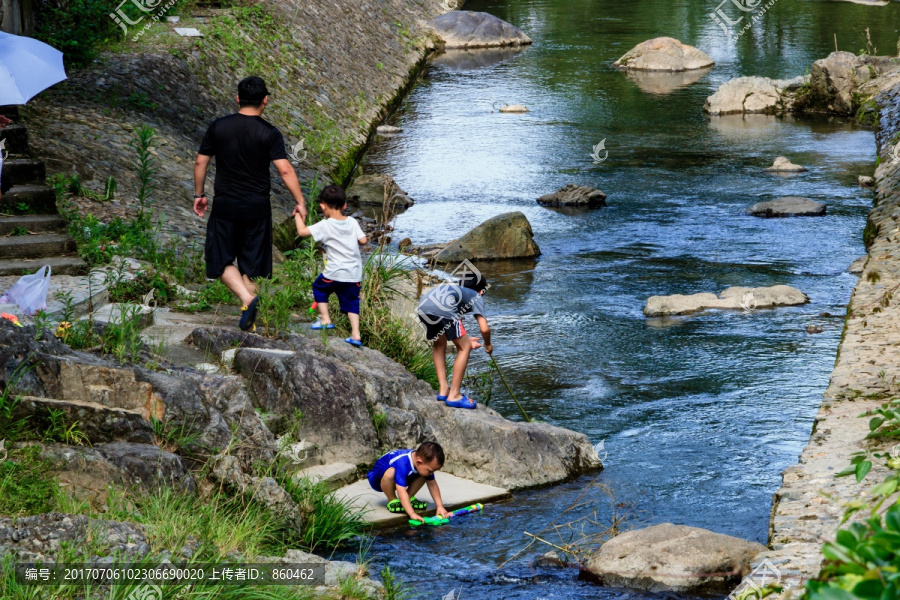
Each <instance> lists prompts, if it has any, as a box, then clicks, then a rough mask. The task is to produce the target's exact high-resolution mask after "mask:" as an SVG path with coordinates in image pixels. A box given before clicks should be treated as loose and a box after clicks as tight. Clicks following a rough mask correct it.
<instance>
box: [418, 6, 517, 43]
mask: <svg viewBox="0 0 900 600" xmlns="http://www.w3.org/2000/svg"><path fill="white" fill-rule="evenodd" d="M427 25H428V27H430V28H431V29H432V31H434V33H435V34H436V35H437V36H438V37H439V38H440V39H441V41H442V42H443V45H444V47H445V48H489V47H494V46H524V45H527V44H530V43H531V38H529V37H528V36H527V35H525V33H524V32H523V31H522V30H521V29H519V28H518V27H516V26H515V25H511V24H509V23H507V22H506V21H504V20H503V19H499V18H497V17H495V16H494V15H491V14H488V13H484V12H473V11H469V10H454V11H452V12H448V13H446V14H443V15H438V16H436V17H435V18H433V19H431V20H430V21H428V23H427Z"/></svg>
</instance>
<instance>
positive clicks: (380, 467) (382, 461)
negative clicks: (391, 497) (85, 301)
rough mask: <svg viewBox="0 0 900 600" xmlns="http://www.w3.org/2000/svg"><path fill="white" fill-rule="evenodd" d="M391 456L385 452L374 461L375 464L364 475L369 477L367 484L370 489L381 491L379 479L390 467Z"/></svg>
mask: <svg viewBox="0 0 900 600" xmlns="http://www.w3.org/2000/svg"><path fill="white" fill-rule="evenodd" d="M392 458H393V456H391V455H390V454H385V455H384V456H382V457H381V458H379V459H378V462H376V463H375V466H374V467H372V470H371V471H369V473H368V475H367V476H366V477H367V478H368V479H369V485H370V486H372V489H373V490H375V491H376V492H380V491H381V480H382V478H384V474H385V473H387V470H388V469H390V468H391V459H392Z"/></svg>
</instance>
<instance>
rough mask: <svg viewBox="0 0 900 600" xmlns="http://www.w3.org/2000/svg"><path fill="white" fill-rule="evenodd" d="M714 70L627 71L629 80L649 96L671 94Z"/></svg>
mask: <svg viewBox="0 0 900 600" xmlns="http://www.w3.org/2000/svg"><path fill="white" fill-rule="evenodd" d="M710 71H712V68H711V67H710V68H706V69H692V70H690V71H681V72H666V71H625V75H626V76H627V77H628V79H630V80H632V81H633V82H635V83H636V84H637V86H638V87H639V88H641V91H643V92H647V93H648V94H670V93H672V92H674V91H675V90H678V89H681V88H683V87H687V86H689V85H691V84H692V83H696V82H698V81H700V79H701V78H703V76H704V75H706V74H708V73H709V72H710Z"/></svg>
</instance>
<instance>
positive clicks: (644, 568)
mask: <svg viewBox="0 0 900 600" xmlns="http://www.w3.org/2000/svg"><path fill="white" fill-rule="evenodd" d="M765 549H766V547H765V546H763V545H762V544H758V543H756V542H749V541H747V540H742V539H740V538H736V537H732V536H730V535H723V534H721V533H715V532H712V531H709V530H706V529H700V528H697V527H688V526H685V525H673V524H672V523H663V524H661V525H654V526H652V527H646V528H644V529H635V530H632V531H626V532H624V533H620V534H619V535H617V536H615V537H613V538H612V539H610V540H609V541H607V542H606V543H604V544H603V545H602V546H601V547H600V549H599V550H597V551H596V552H595V553H594V554H592V555H591V556H590V557H589V558H588V560H587V562H586V563H585V568H586V569H587V570H588V571H589V572H590V573H591V574H592V575H594V576H595V577H597V578H598V579H599V580H600V582H601V583H603V584H604V585H608V586H613V587H627V588H634V589H640V590H647V591H650V592H687V591H697V590H703V589H714V590H718V589H721V588H722V587H723V586H725V585H728V584H729V583H731V584H733V583H735V582H737V581H739V580H740V578H741V577H742V576H743V575H746V574H747V573H748V572H749V571H750V561H751V560H752V559H753V557H754V556H756V555H757V554H758V553H759V552H762V551H764V550H765Z"/></svg>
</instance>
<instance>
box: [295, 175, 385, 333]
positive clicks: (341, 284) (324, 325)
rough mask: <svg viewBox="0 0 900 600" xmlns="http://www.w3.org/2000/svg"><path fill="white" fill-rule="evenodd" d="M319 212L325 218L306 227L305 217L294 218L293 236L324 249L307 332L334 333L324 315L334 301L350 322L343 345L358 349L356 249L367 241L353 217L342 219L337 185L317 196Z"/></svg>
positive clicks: (359, 270)
mask: <svg viewBox="0 0 900 600" xmlns="http://www.w3.org/2000/svg"><path fill="white" fill-rule="evenodd" d="M319 208H320V209H321V210H322V214H323V215H325V218H324V219H322V220H321V221H319V222H318V223H315V224H313V225H310V226H309V227H307V226H306V222H305V219H304V216H305V215H300V214H299V213H298V214H295V215H294V220H295V221H296V225H297V235H299V236H300V237H309V236H312V239H314V240H315V241H317V242H320V243H321V244H322V245H323V246H324V247H325V270H324V271H322V274H321V275H319V276H318V277H317V278H316V280H315V281H314V282H313V285H312V292H313V300H315V301H316V303H317V304H318V305H319V320H318V321H317V322H316V323H313V324H312V325H311V326H310V329H334V325H332V323H331V318H330V317H329V315H328V297H329V296H330V295H331V294H332V293H333V294H335V295H336V296H337V297H338V302H339V305H340V307H341V312H345V313H347V318H348V319H349V320H350V337H348V338H347V339H345V340H344V341H345V342H347V343H348V344H352V345H354V346H362V336H361V335H360V333H359V291H360V287H361V282H362V270H363V268H362V257H361V255H360V252H359V247H360V246H364V245H365V244H366V243H367V242H368V239H367V238H366V234H364V233H363V231H362V229H361V228H360V227H359V223H358V222H357V221H356V219H354V218H353V217H347V216H344V209H345V208H347V198H346V196H345V194H344V190H343V188H341V187H340V186H337V185H329V186H327V187H325V188H324V189H323V190H322V192H321V193H320V194H319Z"/></svg>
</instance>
